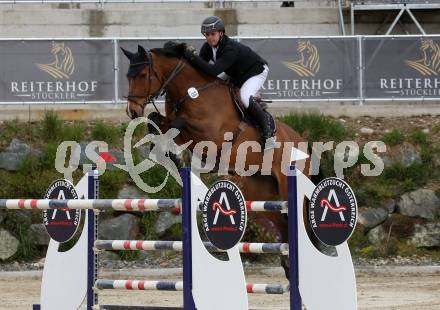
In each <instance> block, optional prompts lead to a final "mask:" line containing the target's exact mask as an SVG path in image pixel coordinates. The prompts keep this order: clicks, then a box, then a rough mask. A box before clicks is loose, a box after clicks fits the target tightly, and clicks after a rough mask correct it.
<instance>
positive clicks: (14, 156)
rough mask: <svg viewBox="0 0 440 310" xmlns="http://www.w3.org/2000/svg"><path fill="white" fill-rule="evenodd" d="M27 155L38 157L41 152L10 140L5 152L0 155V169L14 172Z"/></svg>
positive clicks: (17, 141) (16, 140) (18, 141)
mask: <svg viewBox="0 0 440 310" xmlns="http://www.w3.org/2000/svg"><path fill="white" fill-rule="evenodd" d="M29 155H32V156H36V157H40V156H41V151H39V150H34V149H32V148H31V147H30V146H29V145H27V144H26V143H22V142H20V140H18V139H12V141H11V143H10V144H9V146H8V147H7V148H6V150H5V152H2V153H0V169H5V170H8V171H16V170H17V169H18V168H19V167H20V165H21V163H22V162H23V161H24V159H25V158H26V157H27V156H29Z"/></svg>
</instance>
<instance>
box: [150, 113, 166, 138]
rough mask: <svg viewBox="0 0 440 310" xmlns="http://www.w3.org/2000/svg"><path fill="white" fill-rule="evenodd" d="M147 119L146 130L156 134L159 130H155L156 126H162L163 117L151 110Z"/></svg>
mask: <svg viewBox="0 0 440 310" xmlns="http://www.w3.org/2000/svg"><path fill="white" fill-rule="evenodd" d="M147 119H148V120H149V122H148V124H147V128H148V132H149V133H152V134H158V133H159V132H158V130H157V127H159V129H162V128H163V125H164V120H165V117H164V116H163V115H161V114H160V113H158V112H151V113H150V114H148V116H147ZM152 123H154V124H155V125H156V126H157V127H156V126H154V125H153V124H152Z"/></svg>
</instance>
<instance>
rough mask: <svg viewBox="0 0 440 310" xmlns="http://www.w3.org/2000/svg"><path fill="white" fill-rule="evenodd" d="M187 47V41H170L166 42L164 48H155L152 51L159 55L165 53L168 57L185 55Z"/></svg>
mask: <svg viewBox="0 0 440 310" xmlns="http://www.w3.org/2000/svg"><path fill="white" fill-rule="evenodd" d="M185 49H186V43H180V42H176V41H168V42H166V43H165V44H164V45H163V47H162V48H153V49H151V52H153V53H155V54H158V55H165V56H168V57H176V58H181V57H183V52H184V51H185Z"/></svg>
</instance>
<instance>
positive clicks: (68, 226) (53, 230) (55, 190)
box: [43, 179, 81, 243]
mask: <svg viewBox="0 0 440 310" xmlns="http://www.w3.org/2000/svg"><path fill="white" fill-rule="evenodd" d="M44 198H45V199H61V200H66V199H78V193H77V192H76V190H75V186H74V185H73V184H72V183H71V182H70V181H68V180H63V179H60V180H56V181H55V182H53V183H52V184H51V185H50V186H49V188H48V189H47V192H46V195H45V197H44ZM80 222H81V210H65V209H59V208H57V209H49V210H44V211H43V224H44V226H45V227H46V231H47V233H48V234H49V235H50V237H51V238H52V239H53V240H55V241H58V242H61V243H62V242H67V241H69V240H70V239H71V238H72V237H73V236H74V235H75V232H76V231H77V229H78V227H79V224H80Z"/></svg>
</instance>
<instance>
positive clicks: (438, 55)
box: [363, 37, 440, 100]
mask: <svg viewBox="0 0 440 310" xmlns="http://www.w3.org/2000/svg"><path fill="white" fill-rule="evenodd" d="M363 55H364V57H363V66H364V68H365V69H364V75H363V76H364V81H363V84H364V95H365V97H366V99H367V100H368V99H380V98H391V99H396V100H397V99H428V98H439V97H440V37H398V38H387V37H377V38H376V37H365V38H363Z"/></svg>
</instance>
